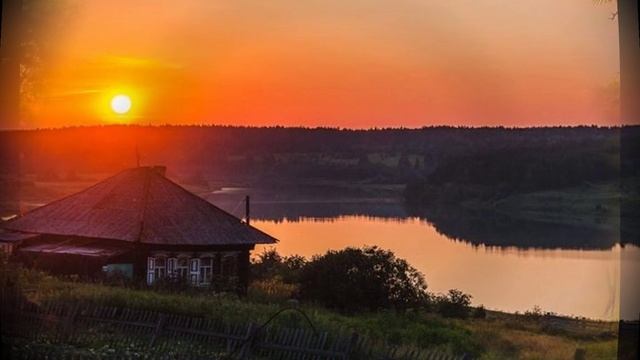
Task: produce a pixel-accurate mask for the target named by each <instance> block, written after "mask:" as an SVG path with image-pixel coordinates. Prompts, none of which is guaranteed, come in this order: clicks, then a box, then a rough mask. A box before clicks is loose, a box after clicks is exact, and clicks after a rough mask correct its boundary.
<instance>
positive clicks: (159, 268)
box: [154, 256, 167, 281]
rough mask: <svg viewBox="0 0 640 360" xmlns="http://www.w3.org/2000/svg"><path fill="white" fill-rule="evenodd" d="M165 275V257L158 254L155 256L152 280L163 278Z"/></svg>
mask: <svg viewBox="0 0 640 360" xmlns="http://www.w3.org/2000/svg"><path fill="white" fill-rule="evenodd" d="M166 275H167V258H165V257H164V256H158V257H156V258H155V267H154V278H155V279H154V281H156V280H160V279H164V277H165V276H166Z"/></svg>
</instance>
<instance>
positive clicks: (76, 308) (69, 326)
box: [62, 303, 80, 342]
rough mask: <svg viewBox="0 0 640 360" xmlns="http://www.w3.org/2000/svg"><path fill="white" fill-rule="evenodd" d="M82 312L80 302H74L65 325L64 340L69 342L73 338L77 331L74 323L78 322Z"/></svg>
mask: <svg viewBox="0 0 640 360" xmlns="http://www.w3.org/2000/svg"><path fill="white" fill-rule="evenodd" d="M79 313H80V305H79V304H78V303H76V304H74V305H73V307H72V308H71V311H70V312H69V315H68V316H67V318H66V319H65V322H64V325H63V326H64V327H63V332H62V334H63V336H62V338H63V339H64V341H66V342H69V341H70V340H71V339H72V338H73V334H74V333H75V329H74V326H73V324H74V323H75V322H76V319H77V317H78V314H79Z"/></svg>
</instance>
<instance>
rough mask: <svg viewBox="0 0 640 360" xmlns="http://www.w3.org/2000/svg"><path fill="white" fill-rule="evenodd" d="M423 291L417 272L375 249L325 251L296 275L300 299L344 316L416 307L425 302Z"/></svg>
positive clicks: (387, 253) (402, 262) (389, 252)
mask: <svg viewBox="0 0 640 360" xmlns="http://www.w3.org/2000/svg"><path fill="white" fill-rule="evenodd" d="M426 289H427V284H426V282H425V280H424V277H423V275H422V274H421V273H420V272H419V271H418V270H416V269H415V268H413V267H412V266H410V265H409V264H408V263H407V262H406V261H405V260H403V259H398V258H396V257H395V255H394V254H393V252H391V251H387V250H382V249H379V248H377V247H375V246H374V247H365V248H362V249H357V248H346V249H343V250H340V251H328V252H327V253H326V254H325V255H322V256H316V257H314V258H313V259H312V260H311V262H309V263H308V264H307V265H306V266H304V267H303V268H302V272H301V274H300V295H301V297H302V298H303V299H306V300H311V301H316V302H318V303H321V304H323V305H325V306H327V307H330V308H335V309H339V310H343V311H348V312H352V311H358V310H363V309H367V310H377V309H380V308H387V309H397V310H404V309H407V308H410V307H414V306H420V305H423V304H424V303H425V302H426V301H427V292H426Z"/></svg>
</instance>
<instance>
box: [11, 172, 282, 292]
mask: <svg viewBox="0 0 640 360" xmlns="http://www.w3.org/2000/svg"><path fill="white" fill-rule="evenodd" d="M247 211H248V206H247ZM2 227H3V228H4V230H5V232H12V233H15V234H16V235H14V237H15V238H20V239H21V242H20V244H19V245H16V246H14V255H15V256H16V257H17V258H18V259H20V260H21V261H23V262H25V263H27V264H31V265H33V266H38V267H41V268H45V269H47V270H49V271H52V272H55V273H67V274H82V275H88V276H92V275H96V274H100V273H104V272H107V273H110V272H115V271H119V272H120V273H122V274H123V275H124V276H127V277H134V278H139V279H140V280H142V279H143V278H144V279H146V282H147V283H148V284H153V283H154V282H156V281H158V280H159V279H181V280H183V281H188V282H189V283H190V284H193V285H195V286H207V285H209V284H211V283H212V281H213V280H214V279H230V278H235V279H237V281H238V284H240V285H241V288H246V285H247V282H248V271H249V255H250V251H251V250H252V249H253V248H254V246H255V245H256V244H273V243H275V242H277V240H276V239H274V238H273V237H271V236H269V235H268V234H266V233H264V232H262V231H260V230H258V229H256V228H254V227H252V226H250V225H249V224H248V221H246V222H243V221H241V220H240V219H239V218H237V217H235V216H233V215H231V214H229V213H227V212H225V211H223V210H222V209H220V208H218V207H216V206H215V205H213V204H211V203H210V202H208V201H206V200H204V199H202V198H200V197H198V196H196V195H194V194H192V193H190V192H189V191H187V190H186V189H184V188H182V187H181V186H179V185H178V184H176V183H174V182H172V181H171V180H169V179H168V178H166V177H165V168H164V167H161V166H152V167H137V168H132V169H128V170H124V171H122V172H120V173H118V174H116V175H115V176H112V177H110V178H108V179H106V180H103V181H101V182H99V183H97V184H95V185H93V186H91V187H89V188H87V189H85V190H83V191H80V192H79V193H76V194H73V195H70V196H68V197H65V198H62V199H60V200H57V201H54V202H52V203H50V204H47V205H45V206H42V207H39V208H37V209H34V210H32V211H30V212H27V213H26V214H24V215H23V216H20V217H17V218H15V219H12V220H11V221H8V222H6V223H4V224H3V225H2ZM17 234H19V235H17ZM5 237H10V236H7V235H5Z"/></svg>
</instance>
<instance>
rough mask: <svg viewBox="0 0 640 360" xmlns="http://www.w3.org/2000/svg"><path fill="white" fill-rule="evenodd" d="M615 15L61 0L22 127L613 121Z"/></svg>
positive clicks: (554, 9) (485, 6) (477, 5)
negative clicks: (119, 111) (123, 100)
mask: <svg viewBox="0 0 640 360" xmlns="http://www.w3.org/2000/svg"><path fill="white" fill-rule="evenodd" d="M614 11H615V2H612V3H610V4H596V3H595V2H594V1H592V0H562V1H558V0H520V1H513V0H447V1H442V0H438V1H436V0H434V1H427V0H422V1H421V0H398V1H381V0H349V1H347V0H322V1H315V0H306V1H300V0H273V1H258V0H254V1H248V0H235V1H215V0H200V1H196V0H181V1H175V0H171V1H165V0H138V1H131V0H105V1H99V0H92V1H79V0H75V1H72V0H66V1H64V5H61V6H59V8H57V9H56V11H53V12H51V13H50V14H49V15H48V16H51V17H52V19H51V22H50V23H49V22H47V25H46V26H51V29H46V31H44V33H46V34H47V35H46V36H47V39H48V41H51V43H50V44H52V45H51V46H50V48H51V49H52V50H51V51H50V52H49V53H48V54H47V58H46V59H45V61H44V64H43V65H42V70H41V72H40V74H39V75H38V76H39V78H38V85H37V91H36V92H34V94H33V95H32V96H29V99H26V97H25V99H23V103H24V109H25V112H24V114H25V115H24V120H23V126H25V127H28V128H33V127H58V126H67V125H95V124H111V123H139V124H156V125H159V124H165V123H171V124H231V125H252V126H253V125H284V126H295V125H303V126H337V127H353V128H368V127H376V126H377V127H385V126H394V127H395V126H406V127H420V126H425V125H439V124H447V125H469V126H479V125H506V126H531V125H575V124H600V125H609V124H616V122H617V117H616V115H617V112H616V110H615V109H616V105H615V102H616V95H615V94H616V91H617V85H616V83H617V81H618V77H619V70H618V66H619V59H618V34H617V31H618V25H617V22H616V21H612V20H611V19H610V16H611V13H612V12H614ZM56 17H58V18H57V19H56ZM56 20H58V21H56ZM51 24H53V25H51ZM116 94H126V95H129V96H130V97H131V100H132V107H131V112H130V113H128V114H127V115H116V114H114V113H113V112H112V111H111V109H110V108H109V99H111V97H113V96H114V95H116Z"/></svg>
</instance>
